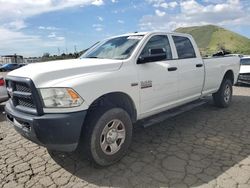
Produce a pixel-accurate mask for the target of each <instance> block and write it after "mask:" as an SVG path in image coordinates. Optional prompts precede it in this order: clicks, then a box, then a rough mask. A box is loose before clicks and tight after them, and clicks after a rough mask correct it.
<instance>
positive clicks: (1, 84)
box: [0, 78, 5, 86]
mask: <svg viewBox="0 0 250 188" xmlns="http://www.w3.org/2000/svg"><path fill="white" fill-rule="evenodd" d="M4 84H5V81H4V79H3V78H1V79H0V86H4Z"/></svg>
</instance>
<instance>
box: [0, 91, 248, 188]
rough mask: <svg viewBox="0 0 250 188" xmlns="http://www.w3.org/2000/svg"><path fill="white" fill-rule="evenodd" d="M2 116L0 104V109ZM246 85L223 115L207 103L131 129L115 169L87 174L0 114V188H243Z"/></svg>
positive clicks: (82, 165) (70, 156)
mask: <svg viewBox="0 0 250 188" xmlns="http://www.w3.org/2000/svg"><path fill="white" fill-rule="evenodd" d="M0 110H1V112H3V111H4V105H1V106H0ZM249 114H250V87H234V99H233V103H232V106H231V107H230V108H228V109H218V108H216V107H214V106H213V105H212V102H211V101H210V102H209V103H207V104H205V105H203V106H201V107H198V108H196V109H193V110H191V111H189V112H186V113H183V114H181V115H179V116H177V117H175V118H171V119H169V120H167V121H164V122H162V123H160V124H156V125H154V126H151V127H148V128H141V127H137V128H136V129H135V132H134V140H133V143H132V147H131V149H130V151H129V153H128V155H127V156H126V157H124V158H123V159H122V160H121V161H120V162H119V163H117V164H115V165H113V166H110V167H107V168H100V169H97V168H94V167H92V166H91V165H90V164H89V162H88V161H86V160H80V157H79V155H78V154H77V153H57V152H50V153H49V152H48V151H47V150H46V149H45V148H43V147H39V146H37V145H36V144H33V143H32V142H30V141H28V140H26V139H24V138H22V137H21V136H20V135H19V134H17V133H16V132H15V131H14V129H13V128H12V126H10V125H9V124H8V123H7V122H6V121H5V118H4V115H3V114H1V115H0V187H16V188H17V187H36V188H37V187H74V188H76V187H99V186H105V187H107V186H113V187H177V188H179V187H226V188H229V187H239V188H243V187H246V188H249V187H250V115H249Z"/></svg>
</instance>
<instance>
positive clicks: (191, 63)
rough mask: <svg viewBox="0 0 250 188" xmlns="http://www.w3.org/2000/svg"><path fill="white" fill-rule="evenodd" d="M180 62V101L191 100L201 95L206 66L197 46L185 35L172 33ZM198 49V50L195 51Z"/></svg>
mask: <svg viewBox="0 0 250 188" xmlns="http://www.w3.org/2000/svg"><path fill="white" fill-rule="evenodd" d="M172 39H173V42H174V44H175V48H176V53H177V54H176V55H177V57H176V58H177V61H178V63H179V71H178V73H179V81H178V85H179V95H180V101H184V102H185V101H191V100H194V99H197V98H199V97H200V95H201V92H202V88H203V83H204V66H203V61H202V59H201V57H200V54H199V52H198V51H197V50H198V49H197V47H196V46H195V47H194V46H193V44H192V42H191V39H190V38H188V37H185V36H178V35H172ZM195 49H196V51H195Z"/></svg>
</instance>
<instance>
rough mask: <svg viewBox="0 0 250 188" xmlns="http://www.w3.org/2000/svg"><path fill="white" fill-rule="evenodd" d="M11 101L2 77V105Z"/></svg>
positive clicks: (0, 81)
mask: <svg viewBox="0 0 250 188" xmlns="http://www.w3.org/2000/svg"><path fill="white" fill-rule="evenodd" d="M8 99H9V96H8V93H7V89H6V86H5V81H4V78H3V77H2V76H0V103H2V102H5V101H7V100H8Z"/></svg>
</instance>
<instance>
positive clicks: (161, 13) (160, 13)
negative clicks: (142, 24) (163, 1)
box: [155, 9, 166, 17]
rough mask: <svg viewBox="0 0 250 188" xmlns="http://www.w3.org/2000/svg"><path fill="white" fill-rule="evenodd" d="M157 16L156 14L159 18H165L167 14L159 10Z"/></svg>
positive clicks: (156, 12)
mask: <svg viewBox="0 0 250 188" xmlns="http://www.w3.org/2000/svg"><path fill="white" fill-rule="evenodd" d="M155 14H156V15H157V16H159V17H162V16H164V15H165V14H166V13H165V12H163V11H160V10H158V9H157V10H155Z"/></svg>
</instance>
